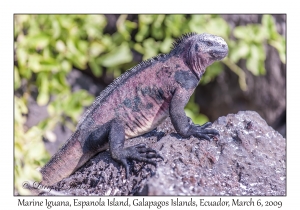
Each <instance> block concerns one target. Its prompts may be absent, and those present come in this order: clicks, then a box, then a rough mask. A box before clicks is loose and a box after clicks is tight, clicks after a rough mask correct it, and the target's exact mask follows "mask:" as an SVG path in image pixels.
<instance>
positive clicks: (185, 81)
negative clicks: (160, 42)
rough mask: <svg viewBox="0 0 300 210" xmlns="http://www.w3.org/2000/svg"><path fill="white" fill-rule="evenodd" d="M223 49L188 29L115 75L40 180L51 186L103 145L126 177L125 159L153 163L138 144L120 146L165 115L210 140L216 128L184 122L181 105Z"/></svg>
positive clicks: (185, 131) (186, 132) (184, 132)
mask: <svg viewBox="0 0 300 210" xmlns="http://www.w3.org/2000/svg"><path fill="white" fill-rule="evenodd" d="M227 53H228V46H227V44H226V42H225V41H224V40H223V39H222V38H221V37H218V36H214V35H210V34H196V33H189V34H186V35H183V36H182V37H181V38H179V39H178V40H176V41H175V42H174V43H173V48H172V50H171V52H170V53H169V54H164V55H158V56H156V57H153V58H151V59H149V60H147V61H144V62H142V63H141V64H139V65H137V66H135V67H133V68H132V69H130V70H128V71H127V72H126V73H124V74H123V75H121V76H120V77H119V78H117V79H116V80H115V81H114V82H113V83H112V84H110V85H109V86H108V87H107V88H106V89H105V90H104V91H103V92H102V93H101V94H100V96H99V97H97V99H96V100H95V102H94V103H93V105H92V106H91V107H90V108H89V109H88V110H87V112H86V113H85V114H84V116H83V117H82V119H81V120H80V122H79V123H78V125H77V128H76V131H75V133H74V134H73V135H72V136H71V137H70V138H69V139H68V141H67V142H66V143H65V144H64V145H63V146H62V147H61V149H60V150H59V151H58V152H57V153H56V154H55V155H54V156H53V157H52V158H51V160H50V161H49V162H48V163H47V164H46V165H45V166H44V167H43V168H42V169H41V173H42V175H43V180H42V182H41V183H42V184H44V185H53V184H55V183H56V182H58V181H60V180H61V179H63V178H65V177H67V176H69V175H71V174H72V173H73V172H75V171H76V170H77V169H78V168H79V167H81V166H82V165H83V164H84V163H86V162H87V161H88V160H89V159H90V158H91V157H92V156H94V155H95V154H97V153H99V152H101V151H103V150H106V149H107V148H109V151H110V154H111V156H112V158H113V159H114V160H116V161H118V162H120V163H121V164H122V165H123V166H124V167H125V169H126V176H127V177H128V175H129V166H128V164H127V161H128V160H137V161H144V162H147V163H151V164H154V165H155V164H156V161H155V160H154V159H153V158H161V156H160V155H159V154H157V152H156V151H155V150H153V149H151V148H148V147H146V145H144V144H139V145H135V146H132V147H128V148H124V141H125V140H126V139H129V138H133V137H136V136H139V135H141V134H144V133H147V132H149V131H151V130H153V129H155V128H156V127H157V126H158V125H159V124H160V123H161V122H162V121H163V120H164V119H165V118H166V117H168V116H170V118H171V121H172V124H173V125H174V128H175V129H176V131H177V132H178V133H179V134H180V135H181V136H183V137H189V136H191V135H193V136H195V137H197V138H199V139H207V140H210V138H211V136H213V135H218V131H216V130H214V129H207V128H208V127H209V126H210V125H211V123H206V124H205V125H203V126H200V125H196V124H194V123H192V122H190V119H189V118H188V117H187V116H186V115H185V112H184V107H185V105H186V104H187V102H188V100H189V98H190V96H191V95H192V93H193V92H194V90H195V88H196V86H197V85H198V83H199V81H200V78H201V76H202V75H203V74H204V72H205V68H206V67H207V66H209V65H211V64H212V63H213V62H214V61H217V60H221V59H223V58H224V57H225V56H226V55H227Z"/></svg>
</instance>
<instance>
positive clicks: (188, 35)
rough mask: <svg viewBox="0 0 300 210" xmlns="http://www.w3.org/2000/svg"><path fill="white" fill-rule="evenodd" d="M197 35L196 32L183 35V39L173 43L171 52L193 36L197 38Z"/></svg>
mask: <svg viewBox="0 0 300 210" xmlns="http://www.w3.org/2000/svg"><path fill="white" fill-rule="evenodd" d="M195 35H197V33H195V32H190V33H186V34H183V35H182V36H181V37H179V38H177V39H176V40H175V41H174V42H173V43H172V47H171V50H174V49H175V48H176V47H177V46H178V45H180V44H181V43H182V42H184V41H185V40H186V39H188V38H190V37H191V36H195Z"/></svg>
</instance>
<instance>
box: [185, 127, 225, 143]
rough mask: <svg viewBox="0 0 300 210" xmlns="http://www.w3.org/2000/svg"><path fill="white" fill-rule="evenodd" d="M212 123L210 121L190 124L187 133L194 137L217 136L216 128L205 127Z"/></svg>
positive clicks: (207, 137)
mask: <svg viewBox="0 0 300 210" xmlns="http://www.w3.org/2000/svg"><path fill="white" fill-rule="evenodd" d="M211 125H212V123H211V122H207V123H205V124H203V125H202V126H201V125H196V124H194V123H192V124H191V127H190V129H189V131H188V134H189V135H193V136H194V137H196V138H200V139H206V140H209V141H210V140H211V138H212V136H219V135H220V134H219V131H217V130H216V129H207V128H208V127H210V126H211Z"/></svg>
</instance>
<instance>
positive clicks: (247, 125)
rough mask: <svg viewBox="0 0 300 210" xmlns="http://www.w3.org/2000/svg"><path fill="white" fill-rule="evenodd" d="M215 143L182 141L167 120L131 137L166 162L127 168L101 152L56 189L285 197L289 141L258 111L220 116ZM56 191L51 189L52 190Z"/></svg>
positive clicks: (91, 192) (69, 192) (85, 192)
mask: <svg viewBox="0 0 300 210" xmlns="http://www.w3.org/2000/svg"><path fill="white" fill-rule="evenodd" d="M212 127H213V128H215V129H217V130H219V132H220V136H219V137H218V138H215V139H214V140H212V141H211V142H209V141H206V140H201V141H199V140H198V139H196V138H194V137H190V138H189V139H182V138H181V137H180V136H179V135H178V134H176V133H175V130H174V128H173V126H172V124H171V123H170V120H169V119H167V120H166V121H165V122H164V123H162V124H161V125H160V126H159V127H158V128H157V130H156V131H152V132H151V133H148V134H146V135H144V136H141V137H137V138H134V139H130V140H128V141H127V142H126V144H125V146H131V145H135V144H138V143H146V144H147V145H148V146H149V147H152V148H154V149H156V150H157V151H159V153H160V154H161V155H162V156H163V157H164V161H160V162H158V164H157V168H155V167H154V166H152V165H149V164H145V163H138V162H135V161H133V162H132V164H131V172H130V177H129V179H128V180H126V179H125V171H124V168H123V167H121V166H120V165H119V164H118V163H116V162H115V161H113V160H112V159H111V157H110V155H109V153H108V152H107V151H106V152H102V153H99V154H98V155H97V156H95V157H94V158H93V159H91V160H90V161H89V162H88V163H87V164H86V165H85V166H83V167H82V168H81V169H79V170H78V171H77V172H76V173H75V174H73V175H71V176H70V177H68V178H65V179H63V180H62V181H61V182H59V183H57V184H56V185H55V186H53V187H54V189H53V191H52V192H55V191H58V192H59V193H63V194H67V195H286V140H285V139H284V138H283V137H282V136H281V134H279V133H278V132H277V131H275V130H273V128H271V127H269V126H268V125H267V123H266V122H265V121H264V120H263V119H262V118H261V117H260V116H259V115H258V114H257V113H256V112H253V111H245V112H238V113H237V114H229V115H228V116H226V117H220V118H219V119H218V120H217V121H215V122H214V124H213V126H212ZM50 194H51V192H50ZM47 195H49V194H47Z"/></svg>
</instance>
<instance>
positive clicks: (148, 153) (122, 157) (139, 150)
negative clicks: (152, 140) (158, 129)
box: [114, 144, 164, 178]
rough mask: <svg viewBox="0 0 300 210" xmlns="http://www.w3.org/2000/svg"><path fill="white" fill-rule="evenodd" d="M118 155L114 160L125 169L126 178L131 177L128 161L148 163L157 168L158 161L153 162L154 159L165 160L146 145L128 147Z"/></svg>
mask: <svg viewBox="0 0 300 210" xmlns="http://www.w3.org/2000/svg"><path fill="white" fill-rule="evenodd" d="M118 153H119V154H118V155H117V157H115V158H114V159H116V160H117V161H119V162H120V163H121V164H122V165H123V166H124V167H125V171H126V178H128V177H129V165H128V163H127V160H136V161H141V162H146V163H150V164H152V165H154V166H156V161H155V160H152V158H161V159H162V160H164V159H163V157H162V156H160V155H159V154H158V153H157V152H156V151H155V150H154V149H151V148H149V147H146V144H137V145H135V146H132V147H127V148H124V149H123V150H122V151H119V152H118Z"/></svg>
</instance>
